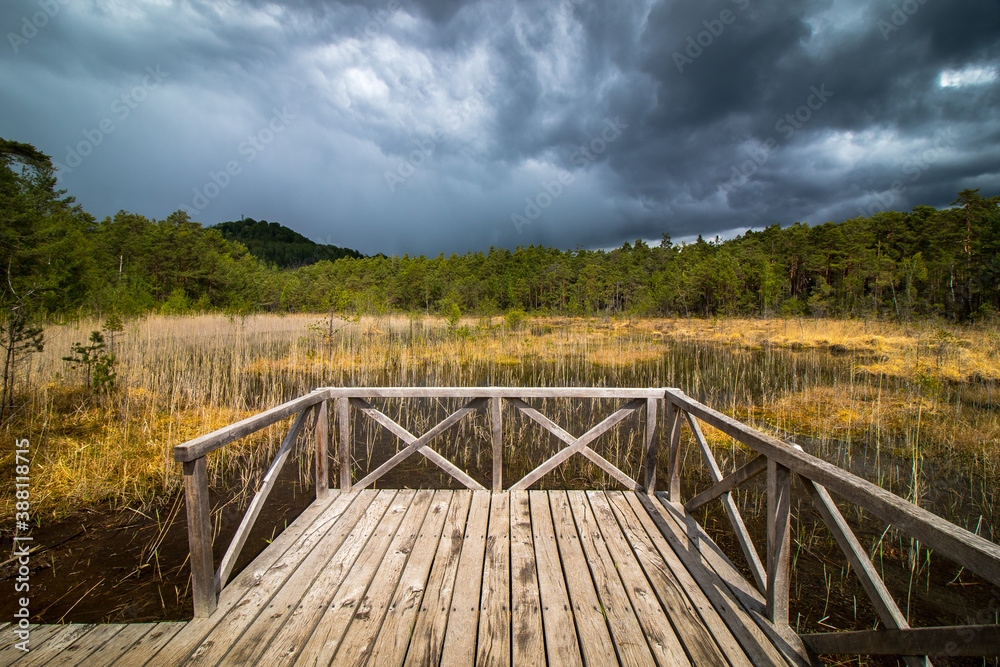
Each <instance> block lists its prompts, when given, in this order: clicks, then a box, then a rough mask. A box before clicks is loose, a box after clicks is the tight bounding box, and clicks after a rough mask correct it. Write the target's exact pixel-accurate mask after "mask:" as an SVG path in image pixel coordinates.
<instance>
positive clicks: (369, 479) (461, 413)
mask: <svg viewBox="0 0 1000 667" xmlns="http://www.w3.org/2000/svg"><path fill="white" fill-rule="evenodd" d="M485 401H486V399H485V398H476V399H473V400H471V401H469V402H468V403H466V404H465V405H464V406H463V407H462V408H460V409H458V410H456V411H455V412H453V413H451V414H450V415H448V416H447V417H445V418H444V419H443V420H442V421H441V422H439V423H438V424H437V425H436V426H434V427H433V428H432V429H431V430H429V431H427V433H424V434H423V435H422V436H420V437H419V438H417V439H416V440H414V441H413V442H411V443H410V444H408V445H407V446H406V447H404V448H403V449H401V450H399V451H398V452H396V454H395V455H393V456H392V457H390V458H389V460H388V461H386V462H385V463H383V464H382V465H380V466H379V467H378V468H376V469H375V470H373V471H372V472H370V473H369V474H368V476H366V477H365V478H364V479H362V480H361V481H360V482H358V483H357V484H355V488H359V489H363V488H365V487H367V486H368V485H370V484H372V483H373V482H375V481H376V480H378V478H380V477H381V476H382V475H384V474H385V473H387V472H389V471H390V470H392V469H393V468H395V467H396V466H397V465H398V464H399V462H400V461H402V460H403V459H405V458H407V457H408V456H409V455H410V454H412V453H413V452H414V451H416V450H418V449H420V448H421V447H423V446H425V445H426V444H427V443H429V442H430V441H432V440H434V438H436V437H438V436H439V435H441V434H442V433H444V432H445V431H447V430H448V429H450V428H451V427H453V426H454V425H455V424H457V423H458V422H460V421H462V419H464V418H465V416H466V415H468V414H469V413H471V412H475V411H476V410H478V409H479V408H480V407H482V404H483V403H484V402H485Z"/></svg>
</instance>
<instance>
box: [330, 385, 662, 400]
mask: <svg viewBox="0 0 1000 667" xmlns="http://www.w3.org/2000/svg"><path fill="white" fill-rule="evenodd" d="M316 391H317V392H320V391H322V392H325V396H326V397H329V398H339V397H342V396H346V397H351V398H470V399H471V398H492V397H494V396H496V397H498V398H503V399H516V398H620V399H633V398H641V399H646V398H663V393H664V390H663V389H662V388H659V387H651V388H631V387H628V388H626V387H326V388H323V389H317V390H316Z"/></svg>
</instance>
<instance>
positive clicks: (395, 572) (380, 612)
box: [306, 489, 448, 665]
mask: <svg viewBox="0 0 1000 667" xmlns="http://www.w3.org/2000/svg"><path fill="white" fill-rule="evenodd" d="M434 496H435V492H434V491H431V490H429V489H423V490H420V491H417V495H416V497H415V498H414V499H413V502H412V503H411V504H410V508H409V509H408V510H407V512H406V517H405V518H404V519H403V523H402V524H401V525H400V526H399V530H397V531H396V535H395V536H394V537H393V538H392V542H390V543H389V548H388V550H387V551H386V553H385V556H384V557H383V558H382V561H381V562H380V563H378V564H377V565H376V566H375V567H374V568H373V569H372V570H371V573H370V583H369V584H368V589H367V590H366V591H365V593H364V595H363V596H362V597H361V598H360V599H359V601H358V603H357V605H356V606H355V608H354V613H353V616H350V615H349V614H348V612H347V610H346V608H344V613H343V614H340V616H341V617H342V618H344V619H346V623H348V625H347V628H346V631H345V632H344V636H343V639H341V640H340V645H339V647H337V648H336V649H332V648H330V647H332V643H330V642H329V641H328V643H327V648H328V651H326V652H323V653H321V654H320V659H319V660H317V664H320V665H327V664H330V662H331V661H332V660H333V657H334V656H336V660H337V662H338V663H340V664H344V665H363V664H366V663H367V661H368V658H369V657H370V656H371V651H372V648H374V645H375V639H376V636H377V635H378V633H379V628H380V627H382V621H383V620H384V618H385V614H386V613H387V611H388V609H389V604H390V602H391V601H392V598H393V595H394V594H395V592H396V589H397V587H398V586H399V585H402V586H404V589H403V595H404V596H409V597H410V598H411V605H412V606H413V607H415V606H416V605H417V604H419V602H420V600H419V594H420V593H422V592H423V584H424V579H422V578H421V580H420V582H419V583H418V588H417V590H416V593H417V597H416V599H414V589H413V588H410V589H409V591H407V590H406V589H405V584H401V583H400V580H401V578H402V576H403V571H404V569H405V568H406V565H407V563H408V562H409V560H410V554H412V553H413V552H414V551H415V550H416V548H417V538H418V537H419V536H420V534H421V530H422V527H423V525H424V524H425V523H426V522H427V515H428V514H429V511H428V510H429V508H430V507H431V504H432V500H433V499H434ZM447 508H448V506H447V501H446V502H445V505H444V507H438V511H437V513H436V515H437V516H438V517H440V518H441V519H444V514H445V512H446V511H447ZM431 523H434V524H436V525H434V526H432V527H431V529H432V534H433V535H434V538H435V539H434V542H435V543H436V538H437V537H438V536H439V535H440V534H441V522H440V521H435V520H434V517H433V516H432V517H431ZM427 541H428V542H430V541H431V539H430V538H429V537H428V540H427ZM432 555H433V551H431V552H430V553H429V554H427V555H426V561H427V569H429V568H430V556H432ZM329 616H330V614H329V613H328V614H327V616H325V617H324V618H323V623H324V625H327V621H328V620H329V618H328V617H329ZM394 627H395V628H396V629H399V628H398V626H394V625H393V624H390V627H389V628H388V629H386V631H387V632H391V631H392V630H393V628H394ZM410 630H411V628H410V627H405V628H402V631H403V633H404V637H405V638H408V636H409V634H410ZM333 635H334V633H333V632H330V634H329V636H330V637H333ZM405 651H406V647H405V646H404V647H403V648H402V652H403V653H405ZM327 656H329V657H330V660H329V661H328V660H326V658H327ZM306 664H308V662H307V663H306ZM375 664H379V663H375Z"/></svg>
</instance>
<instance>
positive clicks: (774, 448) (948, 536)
mask: <svg viewBox="0 0 1000 667" xmlns="http://www.w3.org/2000/svg"><path fill="white" fill-rule="evenodd" d="M665 395H666V397H667V399H668V401H669V403H670V404H672V405H676V406H679V407H680V408H682V409H684V410H686V411H688V412H690V413H692V414H693V415H694V416H696V417H698V418H699V419H701V420H702V421H704V422H706V423H708V424H710V425H712V426H714V427H715V428H717V429H719V430H720V431H722V432H723V433H725V434H727V435H730V436H732V437H733V438H735V439H736V440H738V441H740V442H742V443H743V444H745V445H747V446H748V447H751V448H752V449H754V450H755V451H757V452H758V453H760V454H763V455H765V456H767V457H768V459H771V460H774V461H776V462H777V463H780V464H781V465H783V466H785V467H786V468H789V469H790V470H791V471H792V472H794V473H796V474H798V475H800V476H802V477H804V478H807V479H811V480H813V481H814V482H816V483H818V484H820V485H822V486H824V487H826V489H827V490H828V491H830V492H831V493H835V494H837V495H839V496H842V497H845V498H850V500H851V502H852V503H855V504H856V505H858V506H859V507H862V508H864V509H866V510H868V511H869V512H871V513H872V514H874V515H875V516H877V517H879V518H880V519H882V520H883V521H885V522H887V523H891V524H892V525H893V527H895V528H896V529H898V530H900V531H902V532H904V533H906V534H907V535H909V536H911V537H915V538H916V539H918V540H920V542H922V543H923V544H924V546H926V547H928V548H930V549H933V550H934V551H936V552H938V554H939V555H942V556H947V557H948V558H950V559H951V560H953V561H955V562H956V563H958V564H959V565H962V566H963V567H966V568H967V569H969V570H971V571H972V572H975V573H976V574H978V575H979V576H981V577H983V578H984V579H986V580H987V581H989V582H990V583H992V584H994V585H996V586H1000V546H998V545H996V544H994V543H992V542H990V541H989V540H987V539H985V538H983V537H980V536H978V535H975V534H973V533H972V532H970V531H968V530H965V529H964V528H961V527H959V526H956V525H955V524H953V523H950V522H948V521H946V520H944V519H942V518H941V517H938V516H937V515H935V514H933V513H931V512H928V511H927V510H925V509H923V508H921V507H918V506H916V505H914V504H913V503H910V502H907V501H906V500H904V499H902V498H900V497H899V496H897V495H895V494H893V493H891V492H889V491H886V490H885V489H883V488H881V487H880V486H877V485H875V484H872V483H871V482H868V481H866V480H863V479H861V478H860V477H858V476H856V475H852V474H851V473H849V472H847V471H846V470H843V469H842V468H838V467H837V466H835V465H833V464H832V463H827V462H826V461H822V460H820V459H818V458H816V457H815V456H810V455H809V454H806V453H805V452H803V451H801V450H799V449H796V448H795V447H793V446H791V445H789V444H788V443H785V442H782V441H781V440H778V439H777V438H774V437H771V436H769V435H765V434H763V433H761V432H759V431H757V430H755V429H753V428H751V427H750V426H747V425H746V424H743V423H740V422H738V421H736V420H735V419H733V418H731V417H727V416H726V415H724V414H722V413H720V412H717V411H715V410H713V409H712V408H709V407H708V406H706V405H702V404H701V403H699V402H697V401H694V400H692V399H690V398H688V397H687V396H685V395H684V393H683V392H681V391H679V390H677V389H667V390H665Z"/></svg>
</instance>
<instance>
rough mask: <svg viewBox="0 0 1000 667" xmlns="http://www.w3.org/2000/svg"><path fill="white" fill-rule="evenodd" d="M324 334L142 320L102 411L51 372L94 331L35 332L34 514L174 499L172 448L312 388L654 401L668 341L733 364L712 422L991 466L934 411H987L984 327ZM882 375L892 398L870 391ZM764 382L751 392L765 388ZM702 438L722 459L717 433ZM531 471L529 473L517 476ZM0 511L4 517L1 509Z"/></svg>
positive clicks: (312, 328)
mask: <svg viewBox="0 0 1000 667" xmlns="http://www.w3.org/2000/svg"><path fill="white" fill-rule="evenodd" d="M332 324H333V330H334V333H333V335H332V336H329V332H330V322H329V320H328V319H326V318H325V317H324V316H323V315H315V314H295V315H285V316H265V315H259V316H247V317H227V316H225V315H200V316H195V317H179V316H178V317H169V316H160V315H154V316H149V317H144V318H140V319H138V320H134V321H131V322H129V323H127V324H126V330H125V332H123V333H122V334H117V335H116V336H115V340H114V352H115V354H116V356H117V369H118V389H117V390H116V391H115V392H114V393H113V394H112V395H110V396H107V397H102V396H97V395H91V394H90V392H88V391H87V390H85V389H83V388H81V386H80V385H81V383H82V378H81V376H80V375H78V374H74V373H73V372H72V371H70V370H69V368H68V366H67V364H66V363H65V362H64V361H62V359H61V357H63V356H64V355H66V354H68V352H69V348H70V345H71V344H72V343H74V342H77V341H85V340H86V339H87V336H88V335H89V332H90V331H91V330H93V329H98V328H100V322H97V321H81V322H77V323H72V324H68V325H62V326H50V327H48V329H47V331H46V347H45V351H44V352H43V353H40V354H36V355H33V356H31V357H29V358H28V359H27V362H26V363H25V365H24V366H23V367H22V369H21V373H20V377H19V382H18V388H19V392H20V393H19V400H20V403H21V407H20V409H19V410H18V412H17V413H16V414H15V416H14V418H13V419H12V420H10V421H8V423H7V424H5V425H4V427H3V436H4V437H7V438H25V437H27V438H29V439H30V440H31V442H32V446H33V448H34V449H33V451H34V459H33V464H32V489H33V503H34V507H35V508H36V510H38V511H40V512H44V513H47V514H49V515H60V514H65V513H71V512H73V511H76V510H78V509H79V508H82V507H88V506H96V505H100V504H102V503H108V502H111V503H114V504H116V505H128V504H138V505H142V504H149V503H154V502H157V501H158V499H162V498H165V497H167V496H169V495H170V494H171V493H173V492H174V491H175V490H176V489H177V488H178V487H179V485H180V479H181V478H180V469H179V466H178V465H177V464H175V463H174V462H173V459H172V456H171V450H172V448H173V447H174V446H175V445H177V444H180V443H183V442H184V441H186V440H188V439H190V438H192V437H195V436H197V435H201V434H204V433H207V432H210V431H212V430H214V429H217V428H220V427H222V426H225V425H228V424H230V423H232V422H234V421H237V420H239V419H242V418H244V417H246V416H248V415H250V414H253V413H256V412H259V411H261V410H263V409H266V408H268V407H271V406H274V405H277V404H279V403H281V402H283V401H286V400H289V399H291V398H294V397H295V396H299V395H302V394H304V393H307V392H308V391H310V390H311V389H313V388H315V387H317V386H340V385H353V386H377V385H404V386H405V385H424V384H427V385H446V384H450V385H456V386H463V385H481V384H495V385H521V384H525V383H528V382H531V383H536V384H546V385H565V384H579V385H591V384H596V385H601V384H640V385H642V386H666V385H667V384H668V382H669V381H670V380H671V379H675V378H676V375H674V374H673V373H674V372H675V368H674V367H675V365H676V364H675V362H676V361H678V360H675V359H673V358H669V356H668V354H669V351H670V349H671V348H670V344H671V343H672V342H677V341H682V342H684V343H686V344H687V343H690V344H692V345H693V346H694V347H693V349H696V350H699V351H700V353H703V354H704V355H705V356H707V357H717V356H718V354H717V353H716V351H718V350H720V349H726V350H727V351H728V354H730V355H732V356H731V357H729V358H730V359H731V360H732V363H733V364H735V365H736V366H738V368H732V369H730V368H721V369H717V370H716V371H713V372H714V373H715V375H711V374H710V373H709V371H707V370H704V369H699V368H698V367H696V368H695V369H694V370H693V371H692V373H693V375H691V376H690V379H689V380H687V382H689V383H690V384H692V385H693V386H692V387H687V386H682V387H681V388H682V389H684V390H685V391H689V392H691V391H695V390H696V389H697V386H696V385H698V383H704V384H710V383H714V384H716V385H720V386H719V387H713V389H716V388H717V389H719V391H721V392H723V393H725V392H728V394H729V395H731V402H730V403H729V404H727V405H718V406H716V407H718V408H719V409H722V410H727V411H730V412H735V413H737V414H738V415H740V416H743V417H745V418H747V419H750V420H752V421H753V422H754V423H755V424H756V425H757V426H759V427H761V428H765V429H772V430H773V429H776V430H785V431H788V432H794V433H801V434H803V435H808V436H814V437H819V438H826V439H837V440H844V441H854V440H855V439H858V438H875V439H876V440H877V439H879V438H883V439H885V440H886V441H887V442H889V441H892V442H894V443H898V442H909V441H912V440H913V438H917V440H918V441H919V444H920V446H921V451H922V452H924V454H925V455H928V456H930V455H944V454H945V453H949V452H951V453H953V452H955V451H969V452H981V451H982V452H990V453H991V454H990V456H996V452H998V451H1000V444H998V442H1000V441H998V437H1000V433H998V431H1000V428H998V425H997V417H996V412H995V411H993V410H985V411H984V410H978V411H977V410H976V409H974V408H972V407H968V406H967V405H966V403H963V402H962V401H958V402H957V403H956V402H955V401H952V400H950V399H948V398H947V397H945V398H942V396H943V394H945V393H947V392H946V391H945V389H947V388H948V387H949V386H952V385H956V384H957V385H958V386H959V387H964V388H965V389H964V390H965V391H966V392H967V393H966V397H968V396H970V395H972V394H974V393H975V392H976V391H980V392H985V393H984V396H983V397H982V400H980V401H979V404H986V405H989V403H990V401H992V400H993V399H992V393H989V392H990V391H992V389H988V387H991V386H992V385H990V383H991V382H995V381H997V380H1000V356H998V350H1000V342H998V334H997V329H996V328H995V327H992V328H990V327H978V328H959V327H946V326H943V325H938V324H919V325H891V324H886V323H878V324H873V323H865V322H860V321H839V320H838V321H830V320H809V319H803V320H747V319H725V320H714V321H708V320H688V319H655V320H625V319H621V320H619V319H613V318H580V319H573V318H534V319H532V320H530V321H529V322H526V323H525V325H524V326H522V327H521V328H519V329H517V330H509V329H507V328H506V327H505V325H504V321H503V318H499V317H498V318H481V319H471V318H464V319H463V320H462V321H461V322H460V323H459V327H458V328H457V330H454V331H452V330H449V329H448V327H447V324H446V323H445V322H444V320H442V319H439V318H432V317H413V318H411V317H406V316H393V317H378V318H375V317H367V318H360V319H358V320H356V321H342V320H340V319H337V318H335V319H334V321H333V323H332ZM834 346H839V347H837V348H835V350H836V351H839V352H841V353H845V354H850V355H852V357H851V358H852V359H853V360H854V361H853V362H852V363H853V368H854V373H853V377H854V378H855V381H854V383H853V384H852V385H851V386H850V387H845V386H836V387H834V386H827V385H823V384H815V383H814V384H807V385H804V386H800V385H798V384H796V383H791V382H789V383H787V384H788V387H789V388H788V389H784V390H782V391H767V392H764V393H765V394H766V397H765V399H764V400H763V402H762V403H760V404H754V403H753V402H752V401H749V399H745V398H741V397H742V396H743V394H741V391H742V386H743V385H744V384H745V383H747V382H748V381H749V380H748V377H747V375H746V373H747V372H748V371H747V368H749V366H748V364H749V363H750V361H751V356H752V355H753V354H756V353H757V352H756V350H758V349H764V350H767V349H774V348H780V349H784V348H788V349H806V350H809V349H820V348H832V347H834ZM888 377H893V378H896V380H897V381H902V382H903V383H904V385H905V386H897V387H895V388H893V389H889V388H888V387H883V386H882V384H883V381H884V380H885V379H886V378H888ZM751 379H752V378H751ZM766 379H767V378H763V379H760V378H758V380H759V381H760V382H761V383H762V386H763V383H764V381H765V380H766ZM984 383H985V384H984ZM897 384H898V382H897ZM911 385H912V386H911ZM983 387H987V389H984V388H983ZM727 400H730V399H727ZM956 406H958V407H956ZM283 426H284V425H282V424H279V425H275V426H274V427H272V428H271V429H268V430H267V431H265V432H262V433H261V434H259V435H258V436H256V437H254V438H249V439H246V440H244V441H241V442H240V443H237V444H234V445H231V446H228V447H226V448H225V449H224V450H223V451H222V453H221V454H215V455H213V456H211V457H209V462H210V466H211V470H212V472H213V475H214V476H215V479H216V480H220V479H222V478H223V477H225V476H227V475H233V474H238V475H242V476H246V475H248V474H250V473H249V471H250V470H251V469H253V470H258V471H259V469H260V468H261V467H262V466H263V465H266V461H267V460H269V458H270V456H271V453H272V452H273V449H274V448H275V447H276V444H277V442H278V441H280V438H281V436H282V431H281V429H282V428H283ZM285 427H286V426H285ZM708 435H709V437H710V439H712V440H713V441H715V442H717V443H718V444H719V445H720V446H729V445H727V441H726V439H725V438H724V437H721V434H715V433H712V432H711V431H709V433H708ZM908 439H909V440H908ZM614 446H615V447H616V448H618V447H619V446H620V445H619V443H616V444H615V445H614ZM893 446H896V445H895V444H894V445H893ZM621 447H624V445H621ZM616 451H618V450H617V449H616ZM10 456H11V455H8V457H7V458H9V457H10ZM531 463H534V464H537V461H531V462H525V465H528V464H531ZM0 464H2V466H3V468H2V470H3V471H4V473H3V474H7V473H8V472H9V471H10V470H11V469H12V466H11V465H9V461H6V460H4V461H2V462H0ZM10 488H12V485H6V486H5V489H10ZM3 493H8V491H4V492H3ZM7 500H8V498H7V497H4V501H5V502H4V503H3V507H4V518H7V514H9V512H10V511H12V506H13V505H12V503H10V502H7Z"/></svg>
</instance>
